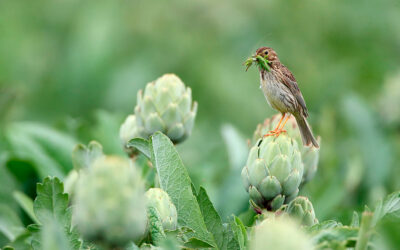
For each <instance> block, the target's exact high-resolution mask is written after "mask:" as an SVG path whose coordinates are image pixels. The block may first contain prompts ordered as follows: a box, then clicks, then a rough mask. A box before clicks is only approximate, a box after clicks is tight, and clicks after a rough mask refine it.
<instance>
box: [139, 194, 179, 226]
mask: <svg viewBox="0 0 400 250" xmlns="http://www.w3.org/2000/svg"><path fill="white" fill-rule="evenodd" d="M145 195H146V198H147V206H148V207H154V208H155V209H156V210H157V212H158V215H159V216H160V219H161V223H162V226H163V229H164V230H169V231H173V230H175V229H176V227H177V224H178V215H177V213H176V207H175V205H174V204H173V203H172V201H171V199H170V198H169V196H168V194H167V193H166V192H165V191H164V190H162V189H160V188H150V189H149V190H147V192H146V194H145Z"/></svg>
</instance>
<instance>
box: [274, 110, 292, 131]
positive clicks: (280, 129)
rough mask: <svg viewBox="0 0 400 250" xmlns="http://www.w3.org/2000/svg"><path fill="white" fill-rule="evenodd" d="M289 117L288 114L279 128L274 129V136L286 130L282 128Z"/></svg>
mask: <svg viewBox="0 0 400 250" xmlns="http://www.w3.org/2000/svg"><path fill="white" fill-rule="evenodd" d="M289 118H290V114H289V115H288V116H287V117H286V119H285V121H284V122H283V124H282V126H281V128H278V129H277V130H276V131H275V136H276V137H278V136H279V135H280V134H281V133H284V132H286V130H284V129H283V128H284V127H285V125H286V123H287V121H288V120H289Z"/></svg>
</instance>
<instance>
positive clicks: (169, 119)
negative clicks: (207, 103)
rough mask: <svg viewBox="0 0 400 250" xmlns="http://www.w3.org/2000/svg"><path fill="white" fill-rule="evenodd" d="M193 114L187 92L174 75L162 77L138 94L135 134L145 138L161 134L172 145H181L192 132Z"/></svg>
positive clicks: (189, 96) (192, 103)
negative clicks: (158, 132) (172, 143)
mask: <svg viewBox="0 0 400 250" xmlns="http://www.w3.org/2000/svg"><path fill="white" fill-rule="evenodd" d="M196 113H197V103H196V102H193V101H192V91H191V89H190V88H188V87H185V85H184V84H183V82H182V80H181V79H180V78H179V77H177V76H176V75H174V74H165V75H163V76H162V77H160V78H158V79H157V80H156V81H154V82H151V83H148V84H147V85H146V88H145V90H144V91H142V90H140V91H139V92H138V95H137V105H136V107H135V116H136V124H137V131H138V133H139V134H140V135H142V136H144V137H145V138H147V137H149V136H150V135H152V134H153V133H154V132H156V131H161V132H162V133H164V134H165V135H167V136H168V137H169V138H170V139H171V141H172V142H174V143H179V142H182V141H183V140H185V139H186V138H187V137H188V136H189V135H190V133H191V132H192V128H193V125H194V119H195V117H196Z"/></svg>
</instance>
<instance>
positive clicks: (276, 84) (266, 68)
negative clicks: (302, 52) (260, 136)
mask: <svg viewBox="0 0 400 250" xmlns="http://www.w3.org/2000/svg"><path fill="white" fill-rule="evenodd" d="M253 63H255V64H257V66H258V69H259V71H260V88H261V90H262V91H263V93H264V96H265V98H266V99H267V101H268V103H269V105H270V106H271V107H272V108H273V109H276V110H277V111H279V112H281V113H282V118H281V120H280V121H279V123H278V125H277V127H276V128H275V129H274V130H272V131H269V133H268V134H266V135H264V137H265V136H273V135H274V136H279V134H280V133H282V132H286V131H285V130H284V129H283V128H284V127H285V124H286V122H287V121H288V119H289V117H290V115H293V116H294V117H295V118H296V122H297V125H298V127H299V130H300V134H301V138H302V140H303V144H304V145H306V146H309V145H311V144H312V145H313V146H314V147H316V148H318V147H319V145H318V143H317V140H315V138H314V136H313V133H312V132H311V129H310V126H309V125H308V123H307V120H306V118H307V117H308V110H307V107H306V102H305V101H304V98H303V95H302V94H301V92H300V89H299V86H298V85H297V82H296V79H295V78H294V76H293V74H292V73H291V72H290V70H289V69H288V68H286V67H285V65H283V64H282V63H281V62H280V60H279V58H278V55H277V54H276V52H275V51H274V50H273V49H272V48H269V47H261V48H259V49H257V51H256V54H255V55H253V56H252V57H250V58H249V59H247V60H246V62H245V65H246V66H247V69H248V68H249V67H250V66H251V65H252V64H253ZM247 69H246V71H247ZM287 113H289V114H288V115H287ZM285 116H286V120H285V121H283V120H284V118H285ZM282 121H283V123H282Z"/></svg>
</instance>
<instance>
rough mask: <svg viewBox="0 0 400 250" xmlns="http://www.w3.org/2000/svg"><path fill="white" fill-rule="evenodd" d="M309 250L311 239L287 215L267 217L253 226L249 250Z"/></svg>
mask: <svg viewBox="0 0 400 250" xmlns="http://www.w3.org/2000/svg"><path fill="white" fill-rule="evenodd" d="M264 249H274V250H293V249H296V250H310V249H314V247H313V244H312V241H311V239H310V238H309V237H308V235H307V234H305V233H304V232H303V231H302V229H301V228H300V227H299V226H298V224H297V223H296V221H293V220H292V219H291V218H289V217H284V216H279V217H276V218H268V219H265V220H264V221H262V222H261V223H260V224H258V225H257V226H255V227H254V231H253V232H252V235H251V240H250V250H264Z"/></svg>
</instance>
